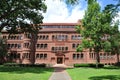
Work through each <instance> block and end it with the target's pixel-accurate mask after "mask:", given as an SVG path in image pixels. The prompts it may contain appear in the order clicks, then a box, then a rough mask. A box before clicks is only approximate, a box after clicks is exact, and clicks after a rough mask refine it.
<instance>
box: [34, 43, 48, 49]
mask: <svg viewBox="0 0 120 80" xmlns="http://www.w3.org/2000/svg"><path fill="white" fill-rule="evenodd" d="M36 47H37V48H39V49H46V48H47V47H48V44H37V45H36Z"/></svg>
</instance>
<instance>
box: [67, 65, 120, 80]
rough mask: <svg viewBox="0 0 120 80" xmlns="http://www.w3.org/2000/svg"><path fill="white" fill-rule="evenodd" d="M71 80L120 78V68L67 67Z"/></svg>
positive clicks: (114, 79)
mask: <svg viewBox="0 0 120 80" xmlns="http://www.w3.org/2000/svg"><path fill="white" fill-rule="evenodd" d="M67 72H68V73H69V75H70V76H71V78H72V80H120V68H118V67H105V68H100V69H96V68H73V69H67Z"/></svg>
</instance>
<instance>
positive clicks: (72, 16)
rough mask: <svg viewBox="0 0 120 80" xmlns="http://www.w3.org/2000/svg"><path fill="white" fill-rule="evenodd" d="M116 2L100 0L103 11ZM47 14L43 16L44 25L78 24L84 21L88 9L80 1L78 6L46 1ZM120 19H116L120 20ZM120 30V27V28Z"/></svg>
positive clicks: (84, 3) (83, 1) (53, 0)
mask: <svg viewBox="0 0 120 80" xmlns="http://www.w3.org/2000/svg"><path fill="white" fill-rule="evenodd" d="M116 2H117V1H115V0H98V3H99V4H100V6H101V9H104V7H105V6H106V5H107V4H111V3H112V4H116ZM45 3H46V5H47V12H46V13H44V14H43V16H44V19H43V22H44V23H76V22H77V21H78V20H79V19H82V18H83V16H84V12H85V10H86V8H87V2H86V1H85V0H80V2H79V4H78V5H74V6H72V5H67V4H66V3H65V1H64V0H46V2H45ZM118 14H119V17H117V18H116V19H119V20H120V12H119V13H118ZM119 28H120V27H119Z"/></svg>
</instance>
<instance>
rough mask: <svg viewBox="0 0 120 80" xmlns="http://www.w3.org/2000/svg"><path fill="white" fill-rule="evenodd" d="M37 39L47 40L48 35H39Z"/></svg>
mask: <svg viewBox="0 0 120 80" xmlns="http://www.w3.org/2000/svg"><path fill="white" fill-rule="evenodd" d="M38 39H39V40H48V39H49V36H48V35H39V36H38Z"/></svg>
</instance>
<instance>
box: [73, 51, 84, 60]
mask: <svg viewBox="0 0 120 80" xmlns="http://www.w3.org/2000/svg"><path fill="white" fill-rule="evenodd" d="M83 57H84V55H83V53H73V59H74V60H75V59H76V60H78V59H83Z"/></svg>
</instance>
